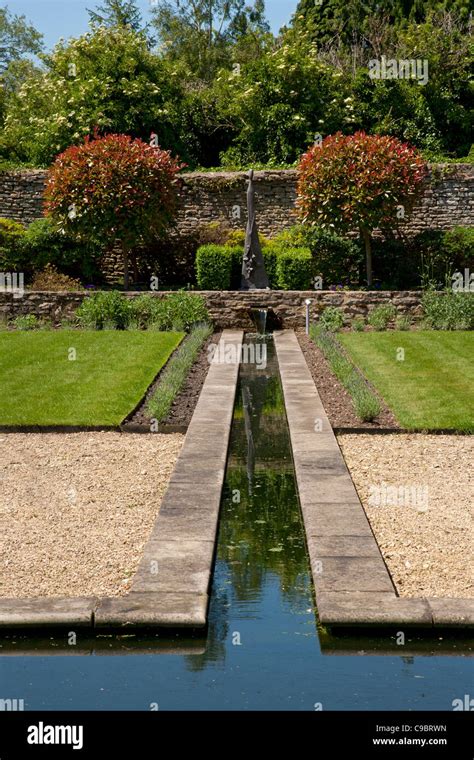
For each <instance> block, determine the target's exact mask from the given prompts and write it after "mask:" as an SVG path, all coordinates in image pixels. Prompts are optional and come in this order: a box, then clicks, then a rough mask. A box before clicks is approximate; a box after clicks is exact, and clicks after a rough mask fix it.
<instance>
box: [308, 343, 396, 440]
mask: <svg viewBox="0 0 474 760" xmlns="http://www.w3.org/2000/svg"><path fill="white" fill-rule="evenodd" d="M297 337H298V340H299V343H300V346H301V350H302V351H303V354H304V357H305V359H306V363H307V365H308V367H309V369H310V371H311V374H312V376H313V380H314V382H315V385H316V387H317V389H318V393H319V395H320V396H321V401H322V402H323V405H324V408H325V410H326V414H327V416H328V417H329V421H330V423H331V425H332V427H333V428H339V429H340V428H363V429H367V430H380V429H390V430H399V429H400V425H399V424H398V422H397V420H396V419H395V417H394V415H393V414H392V412H391V411H390V410H389V409H388V408H387V406H386V404H385V403H384V401H383V399H380V400H381V404H382V411H381V413H380V414H379V415H378V417H377V418H376V419H375V420H374V421H373V422H362V420H360V419H359V417H358V416H357V414H356V413H355V410H354V407H353V405H352V401H351V397H350V395H349V393H348V392H347V391H346V389H345V388H344V387H343V386H342V385H341V383H340V382H339V380H338V379H337V378H336V377H335V376H334V375H333V373H332V371H331V368H330V367H329V364H328V362H327V361H326V359H325V357H324V354H323V353H322V351H321V350H320V349H319V348H318V346H317V345H316V344H315V343H314V342H313V341H312V340H311V338H309V337H308V336H307V335H305V334H304V333H297ZM379 398H380V397H379Z"/></svg>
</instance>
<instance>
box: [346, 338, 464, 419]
mask: <svg viewBox="0 0 474 760" xmlns="http://www.w3.org/2000/svg"><path fill="white" fill-rule="evenodd" d="M338 339H339V340H340V341H341V343H342V344H343V345H344V347H345V349H346V350H347V352H348V353H349V355H350V356H351V358H352V360H353V361H354V362H355V364H356V365H357V366H358V367H360V369H361V370H362V372H364V374H365V375H366V377H367V378H368V379H369V380H370V382H371V383H372V385H373V386H374V387H375V388H376V389H377V391H378V392H379V393H380V395H381V396H382V398H383V399H384V400H385V402H386V403H387V405H388V406H389V407H390V409H391V410H392V412H393V413H394V414H395V416H396V417H397V419H398V421H399V423H400V425H402V427H404V428H406V429H407V430H445V429H446V430H459V431H461V432H471V433H472V432H474V393H473V388H474V332H472V331H470V332H467V331H466V332H446V331H440V332H436V331H432V330H429V331H426V332H425V331H416V332H408V333H407V332H387V333H357V334H356V333H343V334H341V335H339V336H338Z"/></svg>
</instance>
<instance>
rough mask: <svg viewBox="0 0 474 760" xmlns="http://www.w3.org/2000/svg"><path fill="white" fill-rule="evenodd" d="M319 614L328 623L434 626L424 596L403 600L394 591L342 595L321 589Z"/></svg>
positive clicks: (324, 622) (334, 624) (335, 624)
mask: <svg viewBox="0 0 474 760" xmlns="http://www.w3.org/2000/svg"><path fill="white" fill-rule="evenodd" d="M318 617H319V620H320V622H321V623H322V624H323V625H326V626H330V627H331V626H336V627H338V626H392V625H397V626H406V627H420V628H424V627H428V628H429V627H432V625H433V620H432V615H431V610H430V607H429V604H428V602H427V601H426V600H425V599H401V598H400V597H397V596H395V594H390V593H386V594H380V593H358V594H354V593H351V594H342V593H338V592H333V593H331V592H321V593H320V594H319V596H318Z"/></svg>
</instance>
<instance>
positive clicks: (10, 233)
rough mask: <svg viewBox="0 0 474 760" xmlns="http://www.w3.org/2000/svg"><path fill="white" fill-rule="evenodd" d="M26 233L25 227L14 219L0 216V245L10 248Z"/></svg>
mask: <svg viewBox="0 0 474 760" xmlns="http://www.w3.org/2000/svg"><path fill="white" fill-rule="evenodd" d="M24 234H25V228H24V227H23V225H22V224H20V223H19V222H15V221H13V219H3V218H0V246H1V247H2V248H10V247H11V246H12V245H15V244H16V243H18V242H19V241H20V240H21V239H22V238H23V236H24Z"/></svg>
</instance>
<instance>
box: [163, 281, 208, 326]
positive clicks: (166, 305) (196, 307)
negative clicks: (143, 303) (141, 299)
mask: <svg viewBox="0 0 474 760" xmlns="http://www.w3.org/2000/svg"><path fill="white" fill-rule="evenodd" d="M152 297H153V296H152ZM160 308H162V309H163V315H164V327H163V329H165V330H178V327H179V328H180V329H183V330H186V331H188V330H190V329H191V328H192V327H194V325H196V324H200V323H201V322H208V321H209V312H208V310H207V307H206V302H205V300H204V298H203V297H202V296H200V295H198V294H195V293H187V292H186V291H184V290H179V291H177V292H176V293H171V294H170V295H169V296H166V297H165V298H163V299H162V305H161V307H160Z"/></svg>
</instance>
